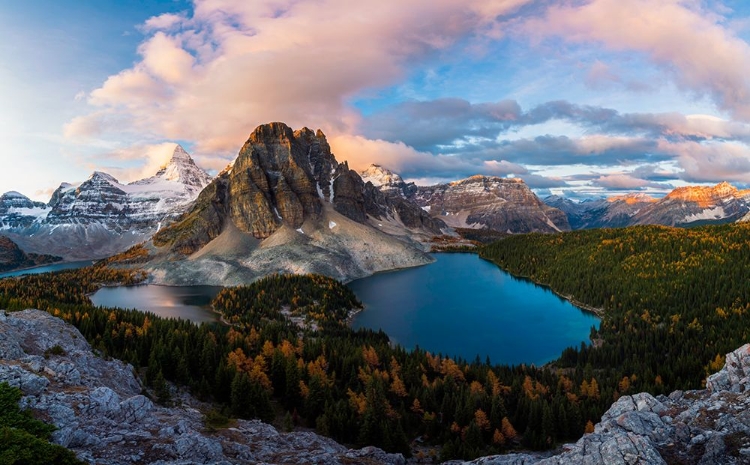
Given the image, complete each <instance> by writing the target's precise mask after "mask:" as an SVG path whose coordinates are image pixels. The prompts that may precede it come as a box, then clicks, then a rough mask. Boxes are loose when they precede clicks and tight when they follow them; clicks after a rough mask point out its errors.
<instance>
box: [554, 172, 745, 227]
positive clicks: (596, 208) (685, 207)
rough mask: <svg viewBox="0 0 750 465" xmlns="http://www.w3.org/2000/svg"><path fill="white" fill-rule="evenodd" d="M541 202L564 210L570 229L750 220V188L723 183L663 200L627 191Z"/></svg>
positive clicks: (681, 191) (680, 190) (677, 192)
mask: <svg viewBox="0 0 750 465" xmlns="http://www.w3.org/2000/svg"><path fill="white" fill-rule="evenodd" d="M544 201H545V203H546V204H547V205H550V206H553V207H556V208H559V209H561V210H563V211H564V212H565V213H566V214H567V216H568V220H569V221H570V225H571V227H572V228H573V229H586V228H606V227H611V228H614V227H623V226H634V225H639V224H658V225H663V226H695V225H701V224H721V223H730V222H734V221H748V220H750V190H744V191H740V190H738V189H737V188H736V187H734V186H732V185H730V184H728V183H726V182H723V183H721V184H717V185H715V186H713V187H680V188H677V189H675V190H673V191H672V192H670V193H669V194H668V195H667V196H666V197H664V198H662V199H654V198H652V197H649V196H647V195H644V194H629V195H625V196H620V197H611V198H608V199H600V200H592V201H585V202H580V203H579V202H573V201H571V200H569V199H564V198H562V197H558V196H551V197H547V198H546V199H545V200H544Z"/></svg>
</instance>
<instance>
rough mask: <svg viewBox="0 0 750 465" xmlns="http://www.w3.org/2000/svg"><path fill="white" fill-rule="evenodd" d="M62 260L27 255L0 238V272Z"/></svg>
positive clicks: (49, 256)
mask: <svg viewBox="0 0 750 465" xmlns="http://www.w3.org/2000/svg"><path fill="white" fill-rule="evenodd" d="M60 260H62V258H61V257H55V256H52V255H37V254H33V253H32V254H27V253H25V252H24V251H23V250H21V249H20V248H19V247H18V245H17V244H16V243H15V242H13V241H12V240H10V239H8V238H7V237H5V236H0V272H3V271H10V270H15V269H17V268H28V267H32V266H37V265H44V264H46V263H54V262H59V261H60Z"/></svg>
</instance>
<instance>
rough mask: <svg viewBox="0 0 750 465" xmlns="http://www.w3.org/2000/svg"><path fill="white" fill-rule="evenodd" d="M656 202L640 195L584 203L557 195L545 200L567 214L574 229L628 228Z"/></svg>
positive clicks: (651, 198)
mask: <svg viewBox="0 0 750 465" xmlns="http://www.w3.org/2000/svg"><path fill="white" fill-rule="evenodd" d="M656 201H657V199H655V198H653V197H650V196H648V195H645V194H640V193H636V194H627V195H621V196H616V197H609V198H607V199H596V200H585V201H583V202H574V201H572V200H570V199H566V198H564V197H560V196H555V195H553V196H549V197H547V198H545V199H544V203H546V204H547V205H549V206H551V207H555V208H557V209H560V210H562V211H563V212H565V214H566V215H567V216H568V221H569V222H570V227H571V228H572V229H590V228H617V227H623V226H628V225H630V224H631V222H632V221H633V217H634V216H635V215H636V214H637V213H639V212H640V211H641V210H643V209H644V208H647V207H648V206H649V205H651V204H652V203H654V202H656Z"/></svg>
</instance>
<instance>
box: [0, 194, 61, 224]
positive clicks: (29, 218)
mask: <svg viewBox="0 0 750 465" xmlns="http://www.w3.org/2000/svg"><path fill="white" fill-rule="evenodd" d="M48 212H49V207H48V206H47V205H46V204H44V203H42V202H34V201H32V200H31V199H30V198H28V197H26V196H25V195H23V194H21V193H19V192H15V191H10V192H6V193H5V194H3V195H2V196H0V229H9V228H23V227H26V226H30V225H31V224H33V223H34V222H35V221H38V220H39V219H40V218H44V217H45V216H46V215H47V213H48Z"/></svg>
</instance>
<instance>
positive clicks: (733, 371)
mask: <svg viewBox="0 0 750 465" xmlns="http://www.w3.org/2000/svg"><path fill="white" fill-rule="evenodd" d="M748 388H750V344H745V345H744V346H742V347H740V348H739V349H737V350H735V351H733V352H730V353H728V354H727V356H726V361H725V362H724V368H722V369H721V370H720V371H719V372H718V373H714V374H713V375H711V376H709V377H708V379H707V380H706V389H708V390H709V391H711V392H719V391H730V392H746V391H747V390H748Z"/></svg>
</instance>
